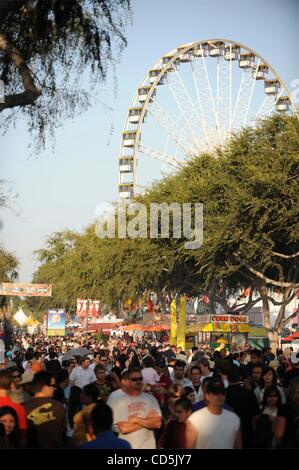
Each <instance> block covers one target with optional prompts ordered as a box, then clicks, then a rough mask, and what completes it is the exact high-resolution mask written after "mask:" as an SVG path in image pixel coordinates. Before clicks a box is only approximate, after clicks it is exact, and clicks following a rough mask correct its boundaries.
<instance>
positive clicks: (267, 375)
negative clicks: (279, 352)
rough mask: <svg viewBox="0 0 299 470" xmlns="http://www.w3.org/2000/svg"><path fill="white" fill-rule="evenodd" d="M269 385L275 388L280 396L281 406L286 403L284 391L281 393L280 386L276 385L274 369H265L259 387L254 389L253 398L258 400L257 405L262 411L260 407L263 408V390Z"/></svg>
mask: <svg viewBox="0 0 299 470" xmlns="http://www.w3.org/2000/svg"><path fill="white" fill-rule="evenodd" d="M270 385H275V386H277V389H278V392H279V395H280V399H281V404H282V405H283V404H284V403H286V397H285V394H284V391H283V389H282V387H281V386H280V385H278V383H277V374H276V371H275V369H273V367H266V368H265V369H264V370H263V371H262V376H261V381H260V385H258V386H257V387H256V388H255V389H254V393H255V396H256V398H257V400H258V403H259V405H260V408H261V409H262V406H263V397H264V393H265V390H266V388H267V387H269V386H270Z"/></svg>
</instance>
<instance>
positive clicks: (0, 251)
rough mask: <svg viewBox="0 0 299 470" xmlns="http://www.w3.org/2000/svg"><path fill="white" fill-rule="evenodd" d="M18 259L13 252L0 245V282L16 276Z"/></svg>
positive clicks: (8, 280) (10, 279) (9, 280)
mask: <svg viewBox="0 0 299 470" xmlns="http://www.w3.org/2000/svg"><path fill="white" fill-rule="evenodd" d="M17 267H18V260H17V258H16V257H15V255H14V254H13V253H10V252H8V251H6V250H5V249H4V248H2V247H0V282H11V281H12V280H15V279H16V277H17Z"/></svg>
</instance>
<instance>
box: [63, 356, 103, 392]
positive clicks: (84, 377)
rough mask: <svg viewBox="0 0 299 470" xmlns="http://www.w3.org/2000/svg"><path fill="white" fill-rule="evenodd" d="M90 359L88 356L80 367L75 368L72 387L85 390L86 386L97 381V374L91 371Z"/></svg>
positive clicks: (71, 378) (72, 374)
mask: <svg viewBox="0 0 299 470" xmlns="http://www.w3.org/2000/svg"><path fill="white" fill-rule="evenodd" d="M89 366H90V359H89V358H88V357H86V356H84V357H82V358H81V359H80V366H78V367H75V368H74V369H73V370H72V372H71V374H70V385H71V387H72V386H73V385H75V386H76V387H80V388H82V389H83V387H85V385H88V384H91V383H92V382H95V381H96V380H97V378H96V376H95V373H94V371H93V370H92V369H90V367H89Z"/></svg>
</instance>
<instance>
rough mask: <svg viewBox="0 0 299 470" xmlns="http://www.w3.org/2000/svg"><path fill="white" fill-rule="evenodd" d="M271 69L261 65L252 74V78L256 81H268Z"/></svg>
mask: <svg viewBox="0 0 299 470" xmlns="http://www.w3.org/2000/svg"><path fill="white" fill-rule="evenodd" d="M268 73H269V67H268V66H267V65H259V66H258V67H256V69H254V70H253V72H252V78H255V79H256V80H266V78H268Z"/></svg>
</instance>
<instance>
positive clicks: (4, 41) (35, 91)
mask: <svg viewBox="0 0 299 470" xmlns="http://www.w3.org/2000/svg"><path fill="white" fill-rule="evenodd" d="M0 49H1V50H2V51H3V52H4V54H5V55H6V56H7V57H9V59H10V60H11V61H12V62H13V63H14V64H15V66H16V68H17V69H18V71H19V74H20V76H21V79H22V82H23V86H24V90H25V91H24V92H23V93H16V94H13V95H8V96H5V102H4V103H0V112H1V111H3V110H4V109H7V108H14V107H15V106H27V105H29V104H33V103H34V102H35V101H36V100H37V98H38V97H39V96H40V95H41V90H40V89H39V88H38V87H37V86H36V85H35V83H34V80H33V78H32V72H31V71H30V69H29V67H28V65H27V63H26V62H25V60H24V59H23V57H22V54H21V53H20V51H19V50H18V49H16V48H15V46H14V45H13V44H12V43H11V42H10V41H9V40H8V38H7V37H6V36H5V35H4V34H0Z"/></svg>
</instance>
